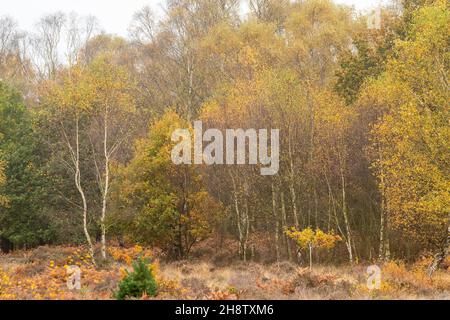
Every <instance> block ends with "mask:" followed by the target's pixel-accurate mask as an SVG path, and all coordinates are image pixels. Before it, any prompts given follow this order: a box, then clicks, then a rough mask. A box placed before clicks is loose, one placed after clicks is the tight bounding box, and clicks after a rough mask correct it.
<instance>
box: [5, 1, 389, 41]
mask: <svg viewBox="0 0 450 320" xmlns="http://www.w3.org/2000/svg"><path fill="white" fill-rule="evenodd" d="M334 1H335V2H338V3H344V4H348V5H354V6H355V7H356V8H357V9H361V10H364V9H368V8H370V7H373V6H376V5H378V4H379V3H380V2H382V1H381V0H334ZM145 5H150V6H151V7H153V8H154V10H155V11H156V12H158V13H161V11H162V10H161V8H162V6H163V5H164V0H0V16H3V15H9V16H11V17H13V18H14V19H15V20H16V21H17V22H18V23H19V25H20V28H21V29H24V30H27V31H30V30H32V28H33V24H34V23H35V22H36V21H37V20H38V18H39V17H40V16H42V15H44V14H47V13H51V12H55V11H63V12H65V13H70V12H76V13H78V14H80V15H94V16H96V17H97V18H98V20H99V22H100V25H101V27H102V29H103V30H105V31H106V32H108V33H114V34H118V35H122V36H126V35H127V34H128V32H127V29H128V26H129V23H130V21H131V18H132V16H133V13H134V12H136V11H137V10H139V9H140V8H142V7H143V6H145Z"/></svg>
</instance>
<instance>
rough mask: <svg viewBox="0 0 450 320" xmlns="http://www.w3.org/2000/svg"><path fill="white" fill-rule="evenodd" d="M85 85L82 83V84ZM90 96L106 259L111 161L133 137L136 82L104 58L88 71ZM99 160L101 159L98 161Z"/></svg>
mask: <svg viewBox="0 0 450 320" xmlns="http://www.w3.org/2000/svg"><path fill="white" fill-rule="evenodd" d="M82 85H83V84H82ZM84 85H86V86H89V91H90V93H89V94H90V95H91V99H92V100H91V101H89V104H90V105H91V109H90V112H91V114H90V116H92V117H93V118H94V121H93V122H92V126H91V128H90V130H89V131H90V133H89V136H90V141H91V144H92V152H93V155H94V156H93V158H94V163H95V168H96V172H97V180H98V184H99V189H100V193H101V203H102V204H101V206H102V209H101V216H100V227H101V243H102V247H101V255H102V257H103V259H106V228H107V226H106V216H107V209H108V200H109V192H110V187H111V174H110V166H111V162H113V161H115V160H117V156H118V154H119V151H120V150H121V148H122V146H123V144H124V142H125V141H126V140H127V139H128V138H129V137H130V133H131V129H132V120H133V115H134V113H135V104H134V100H133V96H132V90H133V83H132V81H131V79H130V78H129V76H128V74H127V72H126V70H125V69H123V68H120V67H116V66H114V65H113V64H112V63H111V61H110V60H108V59H107V58H105V57H100V58H97V60H95V61H94V62H93V63H92V64H91V65H90V66H89V68H88V74H87V83H85V84H84ZM98 158H101V160H99V159H98Z"/></svg>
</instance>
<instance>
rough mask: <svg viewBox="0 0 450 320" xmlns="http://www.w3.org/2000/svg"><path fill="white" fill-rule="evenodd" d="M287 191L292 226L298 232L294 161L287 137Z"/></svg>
mask: <svg viewBox="0 0 450 320" xmlns="http://www.w3.org/2000/svg"><path fill="white" fill-rule="evenodd" d="M289 191H290V193H291V201H292V216H293V218H294V226H295V228H296V229H297V230H298V229H299V227H300V223H299V220H298V213H297V195H296V193H295V172H294V160H293V158H292V146H291V137H290V136H289Z"/></svg>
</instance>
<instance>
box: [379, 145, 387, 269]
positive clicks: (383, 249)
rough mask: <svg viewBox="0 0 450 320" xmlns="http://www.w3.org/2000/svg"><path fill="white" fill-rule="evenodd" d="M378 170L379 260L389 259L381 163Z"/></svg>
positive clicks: (384, 188)
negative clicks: (379, 170)
mask: <svg viewBox="0 0 450 320" xmlns="http://www.w3.org/2000/svg"><path fill="white" fill-rule="evenodd" d="M379 157H380V162H383V153H382V150H381V148H379ZM380 169H381V172H380V189H381V190H380V191H381V207H380V248H379V254H378V259H379V260H380V261H386V260H387V259H389V255H390V253H389V238H388V236H387V235H388V212H387V203H386V183H385V182H386V181H385V178H384V168H383V165H381V168H380Z"/></svg>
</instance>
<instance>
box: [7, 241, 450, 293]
mask: <svg viewBox="0 0 450 320" xmlns="http://www.w3.org/2000/svg"><path fill="white" fill-rule="evenodd" d="M139 255H144V256H146V257H149V256H154V255H155V253H154V252H151V251H150V250H145V249H143V248H141V247H139V246H135V247H132V248H128V249H123V248H118V247H113V248H110V249H109V256H110V261H109V262H108V263H103V264H102V265H97V267H93V266H92V263H91V259H90V256H89V255H88V254H87V251H86V250H84V249H83V248H81V247H40V248H37V249H33V250H28V251H16V252H14V253H11V254H7V255H5V254H3V255H0V300H2V299H12V300H14V299H33V300H35V299H112V297H113V292H114V291H115V290H116V288H117V285H118V282H119V281H120V280H121V279H122V278H123V277H124V276H125V275H126V270H131V266H130V265H131V262H132V261H133V259H135V258H136V257H137V256H139ZM69 265H77V266H79V267H80V269H81V289H80V290H69V289H68V287H67V270H66V269H67V268H68V266H69ZM151 268H152V269H153V272H154V274H155V275H156V279H157V282H158V291H159V293H158V296H157V297H156V298H151V299H183V300H185V299H213V300H237V299H247V300H253V299H275V300H277V299H283V300H292V299H321V300H323V299H339V300H342V299H358V300H361V299H446V300H450V269H447V270H445V269H441V270H439V271H438V272H437V273H436V274H435V275H434V276H433V278H432V279H430V278H429V277H428V276H427V275H426V261H422V262H419V263H416V264H414V265H408V266H406V265H404V264H402V263H399V262H389V263H386V264H385V265H383V266H381V270H382V273H381V276H382V281H381V287H380V289H378V290H372V291H370V290H369V289H368V288H367V284H366V283H367V274H366V269H367V265H356V266H340V267H334V266H319V265H317V266H315V267H314V268H313V270H312V271H310V270H309V269H307V268H301V267H298V266H296V265H295V264H293V263H289V262H282V263H278V264H268V265H267V264H257V263H246V264H244V263H240V262H230V264H229V265H224V264H223V263H222V264H221V265H220V266H218V265H217V264H214V263H212V262H207V261H202V260H195V261H179V262H172V263H163V262H161V263H160V262H158V260H157V259H154V262H153V264H152V265H151ZM142 298H143V299H150V298H149V297H142Z"/></svg>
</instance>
